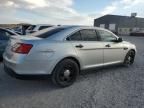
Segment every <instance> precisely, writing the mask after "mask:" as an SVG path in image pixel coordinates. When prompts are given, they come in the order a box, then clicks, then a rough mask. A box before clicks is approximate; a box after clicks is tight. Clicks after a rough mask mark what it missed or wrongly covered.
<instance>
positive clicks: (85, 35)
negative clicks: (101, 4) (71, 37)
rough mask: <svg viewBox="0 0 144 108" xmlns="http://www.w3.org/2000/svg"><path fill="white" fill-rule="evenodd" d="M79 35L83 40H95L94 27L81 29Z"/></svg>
mask: <svg viewBox="0 0 144 108" xmlns="http://www.w3.org/2000/svg"><path fill="white" fill-rule="evenodd" d="M80 33H81V37H82V39H83V41H97V40H98V39H97V35H96V31H95V30H94V29H89V30H81V31H80Z"/></svg>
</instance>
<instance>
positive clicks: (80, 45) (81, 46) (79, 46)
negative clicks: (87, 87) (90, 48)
mask: <svg viewBox="0 0 144 108" xmlns="http://www.w3.org/2000/svg"><path fill="white" fill-rule="evenodd" d="M75 47H76V48H83V47H84V46H83V45H82V44H79V45H76V46H75Z"/></svg>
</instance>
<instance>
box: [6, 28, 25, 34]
mask: <svg viewBox="0 0 144 108" xmlns="http://www.w3.org/2000/svg"><path fill="white" fill-rule="evenodd" d="M5 29H7V30H10V31H13V32H15V33H17V34H19V35H22V33H21V32H19V31H15V30H14V29H11V28H5Z"/></svg>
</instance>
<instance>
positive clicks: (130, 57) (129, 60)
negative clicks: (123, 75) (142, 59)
mask: <svg viewBox="0 0 144 108" xmlns="http://www.w3.org/2000/svg"><path fill="white" fill-rule="evenodd" d="M134 59H135V52H134V51H133V50H130V51H129V52H128V53H127V55H126V57H125V60H124V65H125V66H130V65H132V64H133V63H134Z"/></svg>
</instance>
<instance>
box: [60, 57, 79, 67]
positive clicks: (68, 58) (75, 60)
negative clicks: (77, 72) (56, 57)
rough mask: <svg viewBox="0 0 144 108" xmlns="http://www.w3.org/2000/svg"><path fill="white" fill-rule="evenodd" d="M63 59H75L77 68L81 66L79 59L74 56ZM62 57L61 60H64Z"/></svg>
mask: <svg viewBox="0 0 144 108" xmlns="http://www.w3.org/2000/svg"><path fill="white" fill-rule="evenodd" d="M64 59H71V60H73V61H75V62H76V63H77V64H78V67H79V69H80V68H81V66H80V63H79V61H78V60H77V59H76V58H74V57H66V58H64ZM64 59H62V60H64ZM62 60H61V61H62Z"/></svg>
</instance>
